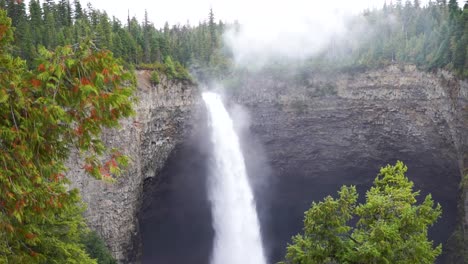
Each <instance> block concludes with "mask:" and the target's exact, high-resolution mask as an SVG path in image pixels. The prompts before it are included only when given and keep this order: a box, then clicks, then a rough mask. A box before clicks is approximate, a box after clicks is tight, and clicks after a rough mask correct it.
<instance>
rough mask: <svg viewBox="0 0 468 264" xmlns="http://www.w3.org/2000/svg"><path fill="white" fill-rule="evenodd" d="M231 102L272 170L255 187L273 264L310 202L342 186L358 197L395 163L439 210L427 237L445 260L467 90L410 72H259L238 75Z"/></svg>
mask: <svg viewBox="0 0 468 264" xmlns="http://www.w3.org/2000/svg"><path fill="white" fill-rule="evenodd" d="M231 97H232V98H233V100H234V101H236V102H239V103H241V104H242V105H244V106H246V107H247V108H248V109H249V112H250V113H251V118H252V121H251V127H250V131H251V133H252V134H253V136H254V137H256V138H257V140H258V141H259V142H260V143H261V144H262V145H263V146H264V148H265V153H266V155H267V159H268V162H269V164H271V166H272V170H271V171H272V176H270V177H271V179H270V182H271V184H270V185H269V186H267V187H265V186H260V187H258V188H257V194H258V195H257V197H258V198H257V199H259V206H260V207H262V206H264V207H265V208H266V209H264V210H265V213H264V214H263V215H264V216H263V223H264V225H263V226H264V228H265V230H264V239H265V241H266V244H267V247H268V248H269V249H270V255H271V258H272V260H275V261H277V260H279V258H280V257H282V254H283V252H284V247H285V242H287V241H289V238H290V236H291V235H293V234H294V233H296V232H298V231H300V228H301V226H302V217H303V212H304V210H306V209H307V208H308V207H309V206H310V203H311V201H312V200H319V199H322V198H323V197H324V196H326V195H328V194H332V195H335V194H336V191H337V190H338V188H339V186H340V185H342V184H353V185H357V187H358V190H361V199H363V197H364V190H365V189H367V188H368V187H369V186H370V185H371V184H372V181H373V180H374V178H375V176H376V174H377V173H378V170H379V167H381V166H384V165H386V164H389V163H394V162H395V161H396V160H402V161H404V162H405V163H406V164H407V165H408V167H409V171H408V176H409V178H410V179H411V180H412V181H414V182H415V188H416V189H420V190H421V191H422V195H425V194H427V193H432V195H433V197H434V199H435V200H436V201H437V202H439V203H441V205H442V206H443V210H444V213H443V217H442V218H441V219H440V220H439V221H438V223H437V225H436V226H435V227H434V228H433V229H432V230H431V233H430V235H431V238H432V239H434V240H435V241H436V242H437V243H443V244H444V249H446V251H445V252H446V253H449V251H450V249H449V248H448V247H446V246H447V240H448V239H449V237H450V234H451V233H452V232H453V231H454V228H455V226H456V225H457V224H458V223H457V199H459V195H460V192H459V184H460V180H461V175H462V173H461V172H462V170H463V168H464V160H463V158H464V153H467V146H468V144H467V139H468V137H467V131H466V128H468V123H467V121H468V120H467V119H466V112H465V111H466V109H465V108H466V106H467V105H468V101H467V99H468V83H467V82H462V81H458V80H456V79H455V78H453V77H452V76H451V75H450V74H448V73H445V72H440V73H438V74H433V73H424V72H421V71H418V70H417V69H416V68H415V67H413V66H405V67H401V66H400V67H398V66H389V67H386V68H383V69H379V70H370V71H363V72H354V73H335V74H331V73H328V74H324V73H322V74H314V73H306V74H304V73H303V74H293V73H291V74H284V75H283V77H281V78H277V77H275V76H271V75H269V74H268V73H262V74H256V75H252V76H247V77H246V78H245V79H244V81H243V82H242V83H241V84H240V85H239V87H238V90H233V91H232V94H231ZM246 150H247V151H244V152H247V154H246V155H247V158H246V160H247V163H248V162H249V160H252V159H250V158H249V157H248V156H249V154H248V147H246ZM420 199H422V198H420ZM466 209H468V208H466ZM460 213H461V212H460ZM466 220H468V217H467V218H466V219H465V224H466V223H468V222H466ZM465 237H466V235H465ZM277 241H279V242H277ZM445 257H446V256H443V257H442V258H441V261H443V260H444V258H445Z"/></svg>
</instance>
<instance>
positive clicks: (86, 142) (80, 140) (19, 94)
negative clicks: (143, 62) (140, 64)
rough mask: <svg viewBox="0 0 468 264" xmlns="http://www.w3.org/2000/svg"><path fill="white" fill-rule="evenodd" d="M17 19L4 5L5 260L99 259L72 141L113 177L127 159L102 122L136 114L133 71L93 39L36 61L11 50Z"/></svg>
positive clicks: (1, 226)
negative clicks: (29, 63)
mask: <svg viewBox="0 0 468 264" xmlns="http://www.w3.org/2000/svg"><path fill="white" fill-rule="evenodd" d="M10 26H11V21H10V19H9V18H8V17H7V16H6V12H5V11H4V10H1V9H0V65H1V66H0V115H1V118H0V263H5V262H6V263H95V260H93V259H91V258H90V257H89V256H88V255H87V253H86V252H85V250H84V246H83V245H82V244H81V243H80V242H79V241H80V233H81V232H83V229H85V228H86V225H85V222H84V219H83V217H82V215H81V213H82V212H83V204H82V203H81V200H80V197H79V195H78V191H77V190H76V189H74V190H70V189H69V186H68V183H69V181H68V180H67V179H66V178H65V176H64V175H65V172H66V168H65V166H64V162H65V161H66V160H67V158H68V157H69V154H70V150H71V149H72V148H78V149H79V150H80V151H81V152H82V153H86V164H85V165H84V169H85V170H86V171H87V172H88V173H90V174H91V175H93V176H94V177H96V178H98V179H107V180H112V179H113V176H115V175H117V174H118V173H119V171H120V167H121V166H122V165H126V163H127V158H126V157H125V156H124V155H122V154H121V153H119V152H118V151H113V152H111V153H109V156H110V157H109V160H107V161H104V162H103V161H101V158H100V157H101V156H102V155H104V154H106V148H105V146H104V144H103V142H102V141H101V140H100V138H99V135H100V133H101V130H102V128H103V127H115V126H117V125H118V120H119V119H120V118H122V117H128V116H130V115H131V114H132V113H133V110H132V100H131V96H132V92H133V90H134V86H135V79H134V76H133V74H131V73H129V72H127V71H125V70H124V69H123V67H122V66H121V65H120V62H119V61H117V60H115V59H114V58H113V56H112V54H111V53H110V52H108V51H105V50H97V49H96V48H94V47H93V45H92V43H85V44H83V45H79V46H78V45H77V46H66V47H58V48H57V49H56V50H55V51H54V52H50V51H47V50H45V49H41V50H40V52H39V56H38V58H37V65H38V67H37V68H36V69H33V70H28V69H27V67H26V63H25V61H23V60H21V59H19V58H15V57H13V56H12V55H11V54H9V52H8V50H10V46H9V43H10V42H11V41H12V29H11V28H10Z"/></svg>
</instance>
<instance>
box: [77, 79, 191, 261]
mask: <svg viewBox="0 0 468 264" xmlns="http://www.w3.org/2000/svg"><path fill="white" fill-rule="evenodd" d="M149 75H150V73H149V72H147V71H138V72H137V79H138V90H137V93H136V97H137V98H138V102H137V103H136V107H135V110H136V116H135V117H133V118H129V119H126V120H123V121H122V122H121V127H120V128H119V129H116V130H108V131H106V132H105V133H104V135H103V137H104V140H105V142H106V143H107V145H108V146H109V147H117V148H119V149H121V150H122V151H123V152H124V153H125V154H126V155H128V156H129V157H130V158H131V161H132V163H131V165H130V167H129V168H128V169H127V170H126V172H125V173H124V174H123V175H122V176H121V177H119V178H118V180H117V182H116V183H106V182H102V181H97V180H94V179H92V178H91V177H89V176H87V175H86V174H85V173H84V171H83V169H82V166H83V163H82V161H81V160H80V158H79V157H78V155H76V154H75V155H74V157H72V158H71V159H70V161H69V163H68V165H69V167H70V170H69V173H68V176H69V178H70V180H71V181H72V187H77V188H79V189H80V192H81V196H82V198H83V201H84V202H85V203H86V204H87V211H86V215H85V216H86V218H87V220H88V223H89V226H90V227H91V228H92V229H93V230H96V231H97V232H98V233H99V234H100V235H101V236H102V238H103V239H104V240H105V241H106V243H107V245H108V246H109V248H110V250H111V252H112V254H113V255H114V256H115V257H116V258H117V260H118V261H119V262H120V263H133V262H136V261H137V259H138V254H139V253H138V252H139V233H138V221H137V214H138V212H139V210H140V205H141V200H142V199H141V198H142V195H143V193H142V192H143V181H144V180H145V179H146V178H148V177H155V176H157V175H158V172H159V171H160V169H161V168H162V167H163V166H164V164H165V161H166V159H167V157H168V156H169V154H170V153H171V151H172V150H173V149H174V147H175V145H176V144H178V142H179V141H180V140H181V139H182V138H183V137H184V135H185V133H187V131H190V128H189V126H190V125H191V116H192V111H193V110H194V109H195V108H196V105H197V102H198V101H199V100H198V99H197V96H198V91H197V87H196V86H195V85H193V84H191V83H188V82H181V81H172V80H168V79H167V78H166V77H165V76H161V83H160V84H158V85H156V86H152V85H151V84H150V83H149ZM155 178H156V179H157V177H155Z"/></svg>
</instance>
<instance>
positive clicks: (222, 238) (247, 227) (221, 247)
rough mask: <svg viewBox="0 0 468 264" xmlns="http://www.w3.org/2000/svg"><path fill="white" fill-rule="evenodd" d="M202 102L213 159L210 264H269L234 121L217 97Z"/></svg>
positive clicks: (206, 97)
mask: <svg viewBox="0 0 468 264" xmlns="http://www.w3.org/2000/svg"><path fill="white" fill-rule="evenodd" d="M203 100H204V101H205V104H206V106H207V109H208V112H209V119H210V128H211V141H212V143H213V157H214V161H213V163H214V164H212V170H211V175H210V178H209V194H208V195H209V199H210V202H211V208H212V209H211V210H212V215H213V228H214V230H215V237H214V248H213V253H212V258H211V264H266V259H265V255H264V252H263V247H262V239H261V235H260V224H259V220H258V216H257V212H256V208H255V199H254V195H253V192H252V189H251V187H250V184H249V180H248V176H247V170H246V167H245V163H244V157H243V155H242V152H241V149H240V144H239V137H238V136H237V134H236V132H235V130H234V126H233V121H232V119H231V118H230V116H229V113H228V112H227V111H226V108H225V107H224V105H223V102H222V100H221V97H220V96H219V95H218V94H215V93H212V92H205V93H203Z"/></svg>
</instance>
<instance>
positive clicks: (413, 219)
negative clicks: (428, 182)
mask: <svg viewBox="0 0 468 264" xmlns="http://www.w3.org/2000/svg"><path fill="white" fill-rule="evenodd" d="M406 171H407V167H406V166H405V165H404V164H403V163H402V162H397V163H396V165H395V166H390V165H388V166H386V167H384V168H382V169H381V170H380V173H379V175H378V176H377V178H376V179H375V181H374V186H373V187H371V189H370V190H369V191H367V193H366V202H365V203H364V204H357V198H358V194H357V192H356V188H355V187H354V186H351V187H347V186H343V187H342V188H341V190H340V191H339V192H338V198H332V197H331V196H328V197H326V198H325V199H324V201H322V202H319V203H315V202H314V203H312V207H311V208H310V209H309V210H308V211H306V213H305V219H304V234H299V235H296V236H294V237H293V238H292V241H293V243H292V244H290V245H288V248H287V254H286V260H285V261H284V262H283V263H302V264H306V263H307V264H313V263H317V264H319V263H389V264H390V263H408V264H414V263H434V261H435V259H436V257H437V256H438V255H440V253H441V252H442V246H441V245H439V246H437V247H435V248H434V247H433V243H432V241H428V238H427V231H428V227H429V226H431V225H432V224H434V223H435V222H436V220H437V219H438V218H439V217H440V214H441V212H442V210H441V207H440V205H439V204H437V205H436V206H435V205H434V202H433V200H432V198H431V195H428V196H426V197H425V199H424V201H422V202H421V203H417V200H416V197H417V196H418V195H419V192H418V191H417V192H414V191H413V183H412V182H411V181H409V180H408V179H407V178H406V176H405V172H406ZM351 220H357V224H356V225H355V226H352V225H350V224H349V222H350V221H351Z"/></svg>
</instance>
